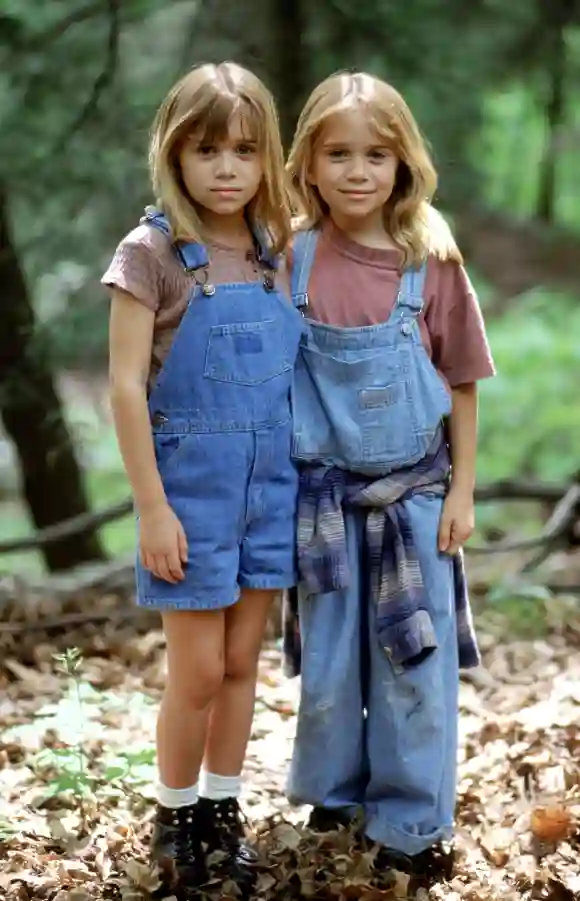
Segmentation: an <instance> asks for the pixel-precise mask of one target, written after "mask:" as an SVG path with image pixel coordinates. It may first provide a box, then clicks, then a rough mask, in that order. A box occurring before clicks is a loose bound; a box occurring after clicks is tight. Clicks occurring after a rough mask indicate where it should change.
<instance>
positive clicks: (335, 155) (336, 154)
mask: <svg viewBox="0 0 580 901" xmlns="http://www.w3.org/2000/svg"><path fill="white" fill-rule="evenodd" d="M347 155H348V151H347V150H345V149H344V148H342V147H337V148H334V149H333V150H329V151H328V156H329V158H330V159H331V160H342V159H344V157H345V156H347Z"/></svg>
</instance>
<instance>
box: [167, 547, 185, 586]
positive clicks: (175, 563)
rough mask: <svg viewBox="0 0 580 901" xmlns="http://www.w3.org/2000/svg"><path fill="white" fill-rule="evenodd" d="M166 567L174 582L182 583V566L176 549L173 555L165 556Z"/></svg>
mask: <svg viewBox="0 0 580 901" xmlns="http://www.w3.org/2000/svg"><path fill="white" fill-rule="evenodd" d="M167 566H168V569H169V572H170V573H171V575H172V577H173V579H174V580H175V581H176V582H181V581H183V566H182V564H181V560H180V558H179V549H178V548H177V547H176V548H175V551H174V552H173V553H171V554H168V555H167Z"/></svg>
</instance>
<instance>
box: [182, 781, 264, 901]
mask: <svg viewBox="0 0 580 901" xmlns="http://www.w3.org/2000/svg"><path fill="white" fill-rule="evenodd" d="M197 815H198V817H199V829H200V833H201V834H202V835H203V842H204V845H206V846H207V848H206V853H207V858H210V859H209V860H208V863H207V867H208V871H209V874H210V877H211V876H212V875H216V876H218V877H219V878H222V879H231V880H232V881H233V882H234V883H235V884H236V885H237V886H238V888H239V889H240V891H241V892H242V895H243V896H244V897H246V896H248V895H249V894H251V892H252V890H253V888H254V886H255V884H256V880H257V876H258V874H257V869H256V867H257V864H258V855H257V853H256V851H255V850H254V849H253V848H252V847H251V845H249V844H248V842H247V841H246V831H245V828H244V822H243V817H242V812H241V810H240V805H239V803H238V800H237V798H223V799H222V800H220V801H213V800H212V799H210V798H200V799H199V801H198V802H197ZM216 851H219V852H222V855H223V856H221V859H218V858H219V857H220V856H218V855H215V856H216V862H215V864H213V863H212V862H211V855H212V854H213V853H214V852H216Z"/></svg>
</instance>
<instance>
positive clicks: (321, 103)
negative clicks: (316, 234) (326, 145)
mask: <svg viewBox="0 0 580 901" xmlns="http://www.w3.org/2000/svg"><path fill="white" fill-rule="evenodd" d="M357 107H358V108H362V109H363V110H364V111H365V113H366V114H367V116H368V121H369V125H370V126H371V127H372V128H373V129H374V130H375V131H376V133H377V135H379V136H380V138H381V140H384V141H385V142H386V143H387V144H388V146H389V147H390V148H391V149H392V151H393V153H394V154H395V156H396V157H397V160H398V166H397V173H396V177H395V184H394V187H393V192H392V194H391V196H390V198H389V200H388V201H387V203H386V204H385V208H384V222H385V228H386V230H387V232H388V234H389V235H390V237H391V238H392V240H393V241H394V243H395V244H396V245H397V247H399V248H400V249H401V251H402V253H403V257H404V262H405V265H411V264H415V263H420V262H422V261H423V260H425V259H426V257H427V256H428V255H429V254H435V255H436V256H438V257H440V258H441V259H452V260H456V261H457V262H462V257H461V253H460V252H459V249H458V247H457V244H456V243H455V240H454V238H453V236H452V234H451V230H450V229H449V226H448V225H447V223H446V222H445V220H444V218H443V217H442V216H441V214H440V213H439V212H437V210H435V208H434V207H433V206H432V204H431V201H432V199H433V195H434V194H435V190H436V187H437V173H436V171H435V167H434V166H433V163H432V161H431V157H430V155H429V151H428V149H427V145H426V142H425V140H424V138H423V136H422V134H421V132H420V130H419V127H418V125H417V123H416V121H415V119H414V117H413V114H412V113H411V111H410V109H409V107H408V106H407V104H406V103H405V101H404V100H403V98H402V97H401V95H400V94H399V93H398V91H396V90H395V88H393V87H392V86H391V85H389V84H387V83H386V82H385V81H382V80H381V79H380V78H376V77H375V76H374V75H369V74H367V73H366V72H356V73H352V72H337V73H336V74H334V75H331V76H330V77H329V78H327V79H325V80H324V81H323V82H322V83H321V84H319V85H318V87H316V88H315V89H314V91H313V92H312V94H311V95H310V97H309V98H308V100H307V101H306V104H305V106H304V109H303V110H302V112H301V114H300V117H299V119H298V124H297V127H296V133H295V135H294V140H293V143H292V147H291V149H290V154H289V157H288V163H287V166H286V170H287V173H288V175H289V181H290V185H289V187H290V192H291V199H292V204H293V209H294V213H295V216H296V218H295V226H296V228H298V229H304V228H316V227H317V226H318V225H319V224H320V223H321V221H322V220H323V219H324V218H325V216H327V215H328V214H329V210H328V208H327V206H326V204H325V202H324V200H323V199H322V197H321V196H320V193H319V192H318V189H317V188H316V186H315V185H313V184H312V183H311V181H310V180H309V174H310V172H311V171H312V162H313V158H314V156H315V154H316V152H317V141H318V138H319V136H320V133H321V130H322V127H323V125H324V122H325V121H326V120H327V119H328V118H329V117H330V116H333V115H335V114H337V113H341V112H342V111H345V110H351V109H353V108H357Z"/></svg>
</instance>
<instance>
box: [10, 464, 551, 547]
mask: <svg viewBox="0 0 580 901" xmlns="http://www.w3.org/2000/svg"><path fill="white" fill-rule="evenodd" d="M566 491H567V486H566V485H558V484H553V485H550V484H545V483H543V482H533V481H529V482H528V481H521V482H519V481H515V480H511V479H505V480H503V481H499V482H492V483H491V484H489V485H482V486H480V487H479V488H476V491H475V500H476V501H478V502H480V503H486V502H488V501H517V500H519V501H545V502H546V503H555V502H556V501H558V500H559V499H560V498H561V497H563V496H564V495H565V494H566ZM132 511H133V501H132V500H131V498H126V499H125V500H123V501H119V502H118V503H116V504H112V505H111V506H110V507H105V508H104V509H103V510H98V511H96V512H94V513H81V514H80V515H79V516H74V517H72V518H71V519H66V520H64V521H63V522H59V523H57V524H56V525H54V526H48V527H47V528H46V529H41V530H39V531H38V532H36V533H35V534H34V535H28V536H27V537H25V538H10V539H8V540H7V541H0V555H2V554H15V553H20V552H23V551H36V550H39V549H40V548H43V547H46V546H47V545H49V544H52V543H53V542H55V541H61V540H62V539H63V538H70V536H71V535H77V534H83V533H86V532H90V531H92V530H94V529H101V528H102V527H103V526H106V525H109V523H112V522H115V521H116V520H118V519H123V517H125V516H128V515H129V514H130V513H132Z"/></svg>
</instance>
